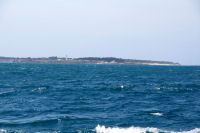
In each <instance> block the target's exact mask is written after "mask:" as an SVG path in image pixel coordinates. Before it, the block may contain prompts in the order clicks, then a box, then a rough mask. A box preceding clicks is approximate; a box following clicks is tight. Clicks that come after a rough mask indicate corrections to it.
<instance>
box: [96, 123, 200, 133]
mask: <svg viewBox="0 0 200 133" xmlns="http://www.w3.org/2000/svg"><path fill="white" fill-rule="evenodd" d="M95 131H96V132H97V133H200V128H195V129H193V130H190V131H182V132H176V131H165V130H161V129H158V128H152V127H147V128H142V127H129V128H119V127H113V128H111V127H108V128H106V127H105V126H100V125H98V126H97V127H96V128H95Z"/></svg>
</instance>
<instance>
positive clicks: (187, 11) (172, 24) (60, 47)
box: [0, 0, 200, 65]
mask: <svg viewBox="0 0 200 133" xmlns="http://www.w3.org/2000/svg"><path fill="white" fill-rule="evenodd" d="M66 55H67V56H68V57H72V58H76V57H119V58H128V59H142V60H158V61H173V62H179V63H181V64H183V65H200V59H199V58H200V1H199V0H0V56H9V57H49V56H58V57H65V56H66Z"/></svg>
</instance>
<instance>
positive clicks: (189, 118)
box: [0, 63, 200, 133]
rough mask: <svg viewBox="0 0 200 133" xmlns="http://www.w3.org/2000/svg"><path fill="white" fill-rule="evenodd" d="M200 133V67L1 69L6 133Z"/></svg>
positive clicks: (0, 118) (0, 105)
mask: <svg viewBox="0 0 200 133" xmlns="http://www.w3.org/2000/svg"><path fill="white" fill-rule="evenodd" d="M8 132H10V133H15V132H20V133H23V132H28V133H29V132H30V133H35V132H38V133H48V132H50V133H51V132H53V133H54V132H55V133H56V132H58V133H59V132H60V133H65V132H66V133H70V132H73V133H87V132H93V133H145V132H147V133H150V132H157V133H158V132H162V133H163V132H183V133H199V132H200V67H198V66H196V67H195V66H132V65H81V64H80V65H67V64H14V63H13V64H6V63H5V64H4V63H2V64H0V133H8Z"/></svg>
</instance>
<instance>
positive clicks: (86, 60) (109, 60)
mask: <svg viewBox="0 0 200 133" xmlns="http://www.w3.org/2000/svg"><path fill="white" fill-rule="evenodd" d="M0 63H59V64H125V65H156V66H180V64H179V63H174V62H169V61H151V60H134V59H122V58H115V57H103V58H100V57H83V58H64V57H57V56H52V57H41V58H31V57H27V58H17V57H2V56H1V57H0Z"/></svg>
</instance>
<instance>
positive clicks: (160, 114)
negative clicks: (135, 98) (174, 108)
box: [151, 113, 163, 116]
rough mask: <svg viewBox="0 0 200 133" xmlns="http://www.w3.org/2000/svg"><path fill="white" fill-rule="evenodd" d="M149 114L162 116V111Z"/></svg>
mask: <svg viewBox="0 0 200 133" xmlns="http://www.w3.org/2000/svg"><path fill="white" fill-rule="evenodd" d="M151 115H154V116H163V114H162V113H151Z"/></svg>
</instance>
